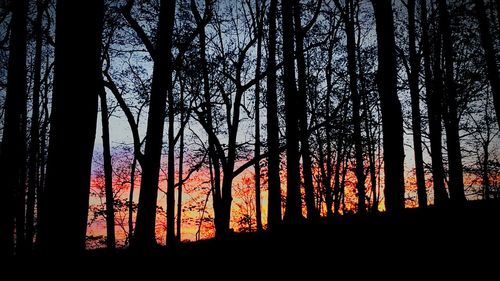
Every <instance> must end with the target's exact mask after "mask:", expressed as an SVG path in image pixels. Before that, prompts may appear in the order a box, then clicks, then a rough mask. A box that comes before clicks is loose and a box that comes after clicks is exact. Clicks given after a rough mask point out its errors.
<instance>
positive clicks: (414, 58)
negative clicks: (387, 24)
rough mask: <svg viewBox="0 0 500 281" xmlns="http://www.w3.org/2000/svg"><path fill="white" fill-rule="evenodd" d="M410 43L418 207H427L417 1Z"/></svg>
mask: <svg viewBox="0 0 500 281" xmlns="http://www.w3.org/2000/svg"><path fill="white" fill-rule="evenodd" d="M407 9H408V41H409V52H410V73H409V75H408V80H409V84H410V96H411V120H412V127H413V151H414V156H415V173H416V178H417V196H418V206H419V207H421V208H423V207H426V206H427V192H426V189H425V175H424V160H423V156H422V125H421V120H420V119H421V117H420V90H419V87H418V84H419V74H420V57H419V55H418V54H417V48H416V34H415V30H416V28H415V0H408V4H407Z"/></svg>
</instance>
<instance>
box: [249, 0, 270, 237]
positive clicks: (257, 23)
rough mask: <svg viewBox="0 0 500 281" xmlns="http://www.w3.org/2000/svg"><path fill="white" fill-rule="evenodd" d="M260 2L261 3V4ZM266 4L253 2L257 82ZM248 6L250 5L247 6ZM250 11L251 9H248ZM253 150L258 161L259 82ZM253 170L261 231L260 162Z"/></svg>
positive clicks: (258, 224)
mask: <svg viewBox="0 0 500 281" xmlns="http://www.w3.org/2000/svg"><path fill="white" fill-rule="evenodd" d="M261 2H262V3H261ZM265 4H266V2H265V1H261V0H255V15H253V18H254V20H253V28H254V30H255V31H254V32H255V36H256V37H257V55H256V56H257V57H256V60H257V61H256V66H255V79H256V80H259V75H260V71H261V64H262V40H263V32H264V30H263V29H264V27H263V25H264V17H263V15H264V13H263V8H264V6H265ZM249 6H250V5H249ZM249 9H250V11H252V9H251V7H249ZM254 111H255V149H254V158H255V159H258V158H259V156H260V82H259V81H258V82H257V83H256V84H255V108H254ZM254 170H255V220H256V221H257V231H262V210H261V206H260V176H261V173H260V161H256V162H255V165H254Z"/></svg>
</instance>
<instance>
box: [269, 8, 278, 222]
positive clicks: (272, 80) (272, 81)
mask: <svg viewBox="0 0 500 281" xmlns="http://www.w3.org/2000/svg"><path fill="white" fill-rule="evenodd" d="M277 2H278V1H277V0H271V3H270V4H269V5H270V6H269V15H268V17H269V19H268V20H269V39H268V40H269V43H268V48H269V49H268V61H267V69H268V70H270V71H269V73H268V76H267V95H266V97H267V100H266V101H267V112H266V113H267V142H268V149H269V151H268V153H269V158H268V171H267V174H268V181H267V185H268V200H267V204H268V205H267V225H268V228H270V229H272V228H273V227H276V226H277V225H279V224H280V223H281V182H280V152H279V125H278V115H277V114H278V97H277V93H276V80H277V79H276V72H275V71H273V69H276V13H277V9H278V7H277V6H278V4H277Z"/></svg>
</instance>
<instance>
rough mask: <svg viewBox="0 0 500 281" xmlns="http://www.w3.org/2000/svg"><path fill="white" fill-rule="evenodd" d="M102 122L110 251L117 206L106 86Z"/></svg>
mask: <svg viewBox="0 0 500 281" xmlns="http://www.w3.org/2000/svg"><path fill="white" fill-rule="evenodd" d="M99 97H100V99H101V124H102V148H103V150H102V153H103V159H104V190H105V195H106V246H107V247H108V250H109V251H114V250H115V248H116V239H115V208H114V201H115V199H114V196H113V165H112V163H111V144H110V139H109V121H108V115H109V113H108V103H107V100H106V91H105V90H104V88H103V89H102V91H101V92H100V96H99Z"/></svg>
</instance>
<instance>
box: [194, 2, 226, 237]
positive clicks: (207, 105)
mask: <svg viewBox="0 0 500 281" xmlns="http://www.w3.org/2000/svg"><path fill="white" fill-rule="evenodd" d="M192 10H193V14H194V16H195V18H196V21H197V24H198V25H199V24H200V23H201V21H202V19H201V16H200V14H199V12H198V10H197V8H196V7H195V6H192ZM206 52H207V51H206V33H205V27H204V26H203V27H202V28H201V29H200V61H201V68H202V76H203V99H204V108H203V111H204V116H203V118H204V119H205V120H204V121H205V122H206V124H207V127H208V128H207V129H206V130H207V131H210V132H213V131H214V128H213V117H212V101H211V97H210V80H209V76H208V75H209V73H208V65H207V59H206ZM208 152H209V159H210V160H209V161H210V163H212V166H213V184H212V186H213V188H212V198H213V207H214V225H215V229H216V231H217V229H222V227H223V226H222V215H221V211H222V206H221V200H222V196H221V181H220V179H221V167H220V161H219V160H220V159H219V156H218V154H217V151H216V148H215V140H214V137H213V136H212V135H210V134H209V136H208ZM210 172H211V175H212V170H211V171H210ZM211 183H212V181H211Z"/></svg>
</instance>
